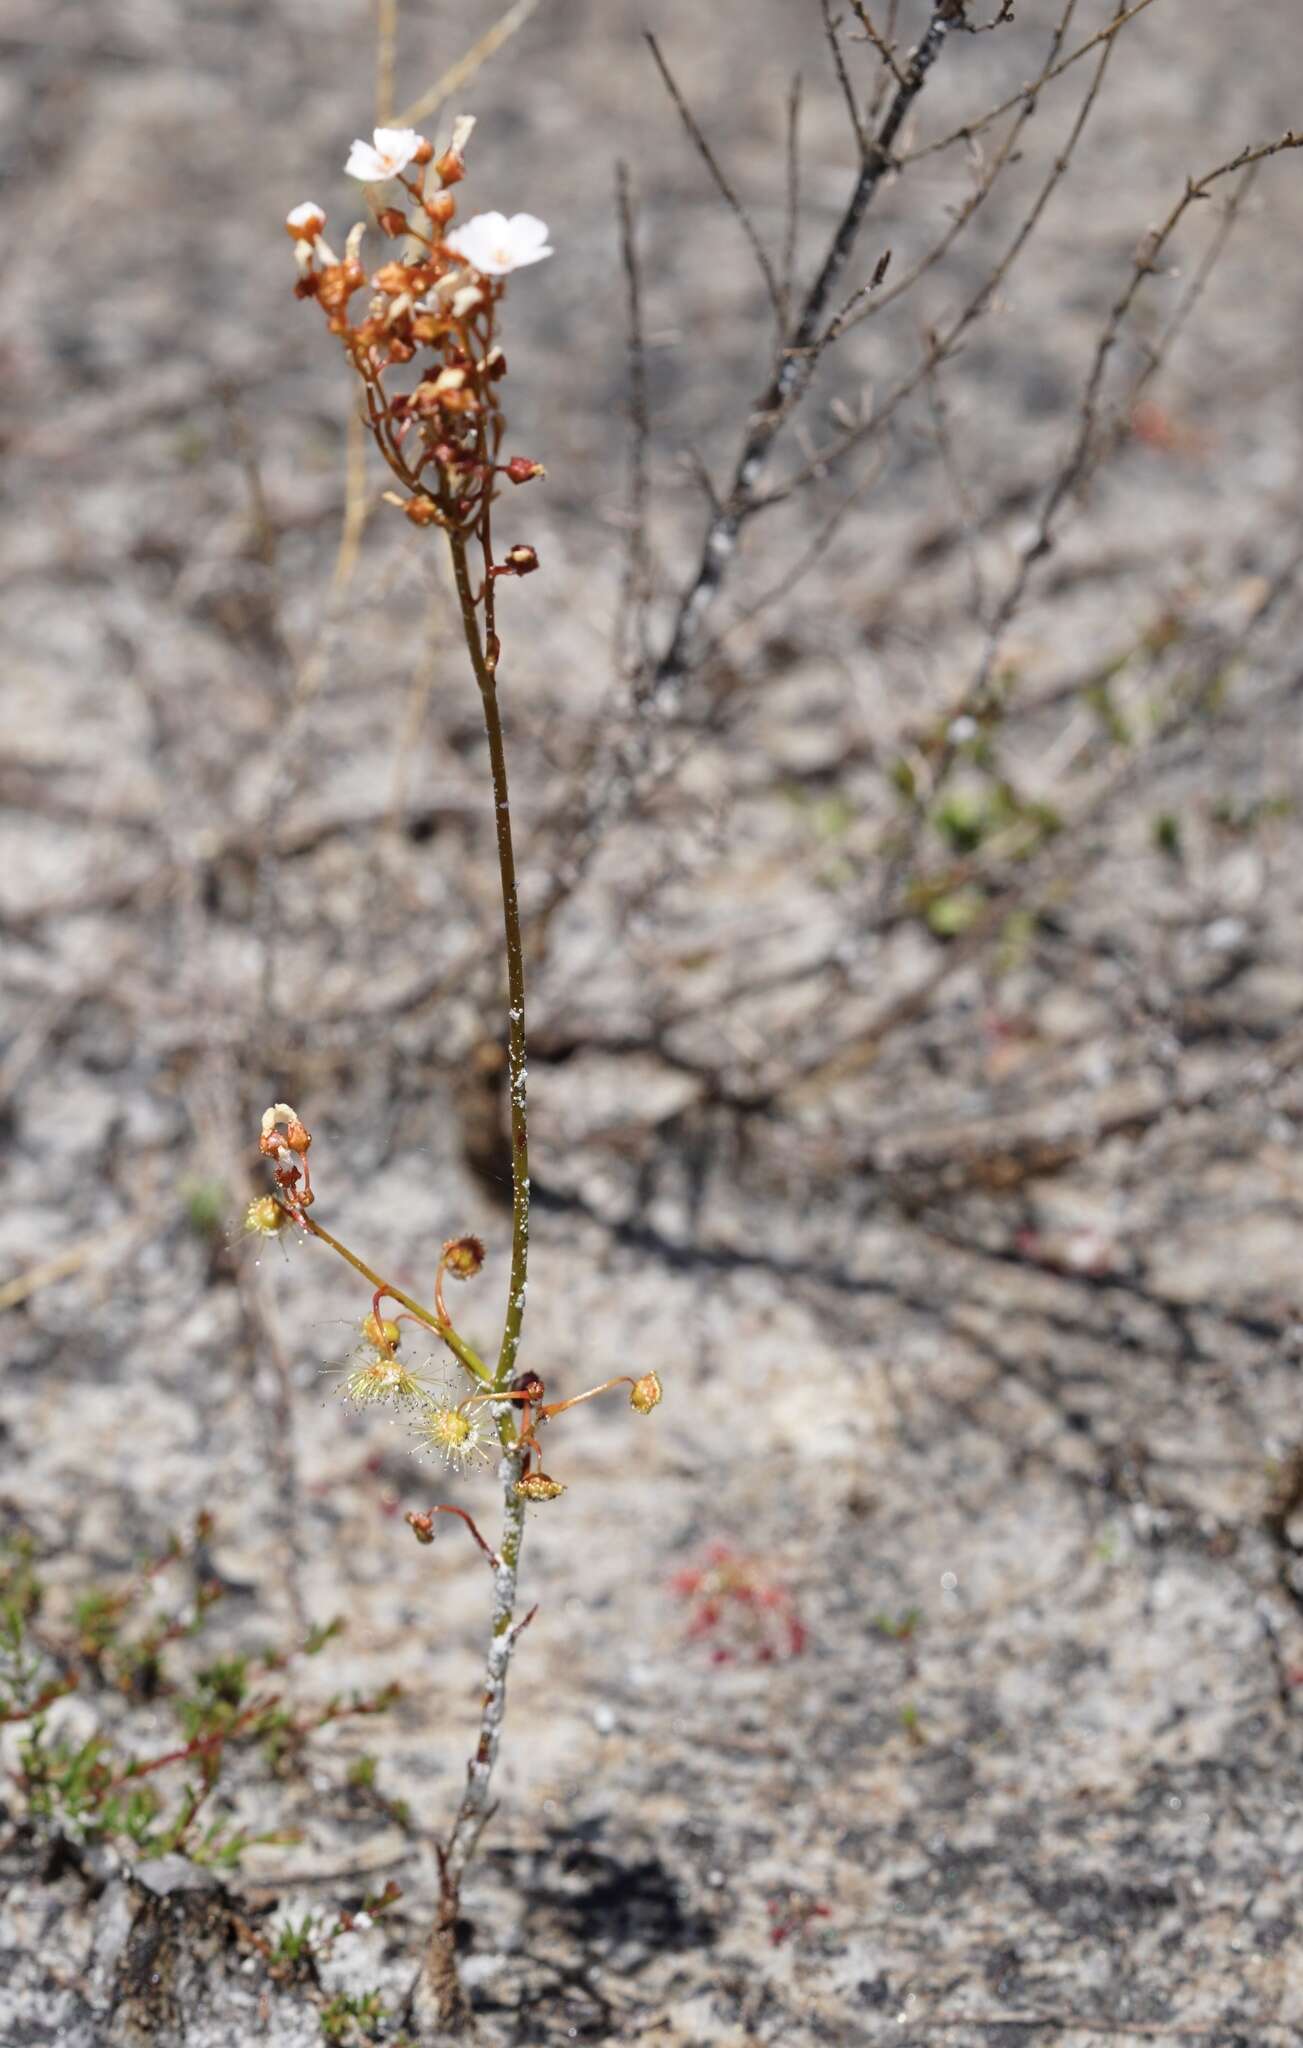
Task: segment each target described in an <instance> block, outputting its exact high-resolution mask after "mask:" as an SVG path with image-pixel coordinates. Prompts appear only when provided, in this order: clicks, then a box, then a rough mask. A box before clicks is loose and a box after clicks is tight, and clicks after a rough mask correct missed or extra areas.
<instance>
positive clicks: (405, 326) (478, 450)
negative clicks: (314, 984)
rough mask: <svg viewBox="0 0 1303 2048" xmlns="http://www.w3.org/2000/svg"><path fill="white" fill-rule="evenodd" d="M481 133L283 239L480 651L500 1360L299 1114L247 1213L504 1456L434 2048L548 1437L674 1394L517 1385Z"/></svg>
mask: <svg viewBox="0 0 1303 2048" xmlns="http://www.w3.org/2000/svg"><path fill="white" fill-rule="evenodd" d="M474 125H475V124H474V121H473V119H472V118H471V117H470V116H462V117H461V118H459V119H458V120H457V121H456V122H454V124H453V129H452V135H451V139H450V141H449V142H448V145H447V147H446V148H445V149H444V150H443V151H442V152H441V153H436V151H435V148H434V146H433V144H432V143H430V142H429V141H428V140H427V139H426V138H425V137H424V136H422V135H420V134H418V133H417V132H416V131H415V130H414V129H408V128H378V129H376V131H375V133H374V136H373V138H372V140H371V141H370V142H364V141H358V142H355V143H354V145H353V148H352V151H351V153H350V155H349V158H348V162H347V165H346V167H345V168H346V169H347V171H348V173H349V174H350V175H351V176H352V177H354V178H356V179H358V180H359V181H360V183H361V184H362V185H363V187H364V188H365V190H366V194H367V198H368V201H369V203H370V211H371V222H370V223H368V222H365V221H364V222H359V223H358V224H357V225H356V226H354V227H353V228H351V229H350V231H349V233H348V236H347V239H346V240H345V243H344V247H343V253H342V255H337V254H336V253H335V251H334V249H333V248H332V247H331V245H330V244H329V243H328V242H327V241H326V239H325V230H326V217H325V214H324V212H323V210H322V208H321V207H319V206H317V205H315V204H313V203H312V202H311V201H307V202H304V203H303V204H301V205H298V206H296V207H294V209H293V210H292V212H291V213H290V214H289V217H288V219H287V221H286V227H287V228H288V231H289V234H290V237H291V239H292V241H293V245H294V258H295V263H296V266H297V270H298V280H297V283H296V285H295V290H296V292H297V294H298V296H299V297H300V298H302V299H305V300H310V301H313V302H315V304H316V305H317V306H318V307H319V308H320V310H321V313H322V314H323V316H324V318H325V322H326V327H327V330H328V332H329V333H330V334H331V335H332V336H334V337H335V339H336V340H337V341H338V342H339V344H340V346H341V347H342V349H343V351H344V356H345V359H346V361H347V363H348V366H349V368H350V369H351V371H352V372H353V374H354V376H355V377H356V378H357V380H358V383H359V385H360V387H361V392H360V396H361V402H362V405H363V407H364V417H365V421H366V425H367V427H368V428H369V430H370V433H371V436H372V439H373V440H374V442H375V444H376V447H377V448H378V449H379V451H380V453H381V455H382V456H383V457H384V460H385V462H386V464H387V465H388V467H389V469H390V471H391V472H392V474H393V476H394V478H395V480H396V482H397V484H398V487H399V488H398V489H397V491H391V492H387V493H386V497H387V499H388V501H389V502H390V503H391V504H393V505H395V506H396V507H397V508H398V509H399V510H401V512H402V513H403V514H404V516H405V517H406V518H407V519H408V520H410V521H411V523H412V524H413V525H414V526H417V527H420V528H422V529H429V530H430V532H431V535H432V536H442V538H443V540H444V542H445V543H446V545H447V547H448V550H449V554H450V556H451V561H452V572H453V581H454V584H455V587H456V592H457V600H458V607H459V610H460V615H461V624H462V631H463V634H464V637H465V644H466V654H467V658H468V661H469V664H470V670H471V675H472V677H473V679H474V683H475V686H476V688H477V689H478V691H479V695H480V702H481V705H482V707H483V713H484V729H485V734H486V737H487V740H488V755H489V771H490V778H491V782H492V798H493V809H494V819H495V825H496V834H497V851H498V868H499V875H500V880H501V891H502V931H503V951H504V964H505V977H504V978H505V982H506V990H507V1015H506V1034H505V1035H506V1041H507V1057H508V1079H509V1087H510V1116H511V1177H512V1233H511V1261H510V1271H509V1275H508V1280H507V1299H506V1307H505V1311H504V1315H503V1324H502V1336H501V1341H500V1343H499V1346H498V1351H497V1356H496V1358H493V1359H485V1358H483V1357H481V1356H480V1354H479V1353H478V1352H477V1351H476V1350H475V1349H474V1348H473V1346H472V1345H470V1344H469V1343H467V1341H466V1339H465V1338H464V1337H463V1336H462V1335H461V1333H460V1331H459V1330H458V1329H457V1327H456V1325H455V1323H454V1321H453V1317H452V1315H451V1313H450V1310H449V1307H448V1300H447V1291H446V1290H447V1287H448V1284H449V1283H451V1282H454V1281H467V1280H470V1279H472V1278H473V1277H474V1276H475V1275H476V1274H477V1273H478V1272H479V1271H480V1269H481V1267H482V1266H483V1264H484V1257H485V1253H484V1246H483V1245H482V1244H481V1242H480V1240H479V1239H478V1238H476V1237H472V1236H462V1237H457V1238H452V1239H450V1240H449V1241H448V1242H447V1243H446V1244H445V1245H444V1246H443V1248H442V1252H441V1254H440V1256H439V1259H438V1262H437V1270H436V1273H435V1279H434V1287H433V1296H432V1300H431V1301H430V1302H429V1303H426V1302H421V1301H418V1300H416V1299H415V1298H414V1297H413V1296H412V1295H410V1294H408V1293H405V1292H404V1290H403V1289H402V1288H400V1287H396V1286H395V1285H394V1284H393V1283H392V1282H391V1281H389V1280H387V1279H386V1278H385V1276H384V1274H383V1272H382V1271H381V1270H379V1269H378V1268H376V1267H374V1266H372V1265H371V1264H370V1263H369V1262H368V1261H367V1260H366V1259H364V1258H362V1257H360V1256H359V1255H358V1253H357V1252H355V1251H353V1250H352V1249H350V1247H349V1246H347V1245H345V1244H343V1243H341V1242H340V1240H339V1239H338V1238H337V1237H335V1236H333V1235H332V1233H331V1232H330V1231H329V1230H327V1229H326V1228H325V1227H324V1226H323V1225H322V1224H321V1223H320V1222H318V1220H317V1217H316V1214H315V1201H316V1190H315V1188H314V1187H313V1184H312V1175H311V1171H310V1169H309V1164H308V1154H309V1148H310V1146H311V1143H312V1139H311V1135H310V1133H309V1131H308V1129H307V1126H306V1125H305V1123H304V1121H303V1119H302V1117H301V1116H300V1115H299V1113H298V1111H297V1110H296V1109H295V1108H294V1107H293V1106H292V1105H291V1104H289V1103H284V1102H278V1103H273V1104H272V1106H271V1107H270V1108H269V1109H268V1110H267V1112H266V1114H265V1115H264V1117H263V1120H262V1130H261V1134H260V1148H261V1152H262V1154H263V1156H264V1158H265V1159H266V1160H267V1161H268V1162H269V1164H270V1167H271V1170H272V1174H273V1178H274V1183H275V1191H274V1193H268V1194H264V1195H262V1196H260V1197H259V1198H258V1199H257V1200H255V1201H254V1202H252V1203H251V1204H250V1206H249V1210H248V1214H247V1218H246V1222H247V1226H248V1228H249V1229H250V1230H251V1231H252V1232H255V1233H261V1234H265V1235H269V1236H275V1235H277V1234H279V1233H280V1232H282V1231H286V1230H297V1231H299V1232H301V1233H303V1234H305V1235H306V1236H309V1237H312V1238H315V1239H316V1240H317V1241H318V1242H319V1243H320V1244H322V1245H325V1246H327V1247H328V1248H329V1249H330V1250H331V1251H333V1252H335V1253H336V1254H337V1255H338V1256H339V1257H340V1258H341V1259H343V1260H344V1261H345V1262H346V1264H348V1265H349V1266H351V1267H352V1268H353V1270H354V1271H355V1272H356V1273H357V1274H358V1275H359V1276H360V1278H361V1279H362V1280H363V1281H364V1282H365V1283H366V1286H367V1288H368V1290H369V1292H370V1296H371V1300H370V1306H369V1309H368V1311H367V1313H366V1315H365V1317H364V1318H363V1320H362V1328H361V1339H362V1342H361V1350H360V1353H359V1355H358V1357H357V1358H356V1360H355V1361H352V1362H350V1365H349V1367H348V1368H346V1371H345V1376H344V1379H343V1383H342V1391H343V1392H344V1393H345V1394H346V1395H347V1396H348V1397H350V1398H351V1399H352V1400H353V1401H354V1403H356V1404H357V1405H358V1406H368V1405H371V1404H375V1403H382V1404H386V1405H392V1406H394V1407H397V1408H399V1409H401V1410H403V1411H404V1412H405V1413H406V1415H407V1416H408V1418H409V1420H410V1423H411V1429H412V1434H413V1438H414V1440H415V1442H416V1444H417V1445H419V1446H423V1447H424V1448H425V1449H426V1450H428V1451H430V1452H432V1453H433V1454H435V1455H436V1456H437V1457H439V1458H442V1459H443V1460H444V1462H445V1463H447V1464H451V1465H455V1466H457V1467H459V1468H461V1469H463V1470H465V1469H473V1468H474V1467H476V1466H477V1465H478V1466H480V1467H484V1466H486V1465H487V1464H489V1463H490V1462H491V1461H492V1459H493V1458H495V1457H496V1461H497V1467H498V1473H499V1479H500V1484H501V1490H502V1526H501V1532H500V1534H499V1536H498V1538H497V1543H496V1547H495V1546H494V1545H493V1544H491V1543H490V1542H489V1541H488V1540H487V1539H486V1538H485V1537H484V1536H483V1535H482V1534H481V1532H480V1530H479V1528H478V1527H477V1526H476V1523H475V1521H474V1520H473V1518H472V1517H471V1516H470V1515H469V1514H468V1513H466V1511H465V1510H464V1509H461V1508H455V1507H450V1506H446V1505H439V1506H436V1507H434V1508H432V1509H430V1510H429V1511H428V1512H423V1513H413V1514H410V1515H409V1516H408V1521H409V1524H410V1526H411V1528H412V1530H413V1533H414V1534H415V1536H416V1538H417V1540H418V1541H419V1542H422V1543H429V1542H431V1541H432V1540H433V1536H434V1530H435V1520H434V1518H435V1516H436V1515H438V1514H447V1515H454V1516H457V1517H459V1518H460V1520H461V1521H462V1522H464V1523H465V1525H466V1527H467V1529H468V1530H469V1532H470V1534H471V1535H472V1537H473V1538H474V1540H475V1542H476V1543H477V1544H478V1545H479V1548H480V1550H481V1551H482V1553H483V1555H484V1557H485V1558H486V1560H487V1562H488V1565H489V1568H490V1571H491V1574H492V1587H493V1592H492V1618H491V1623H490V1630H489V1644H488V1653H487V1658H486V1663H485V1671H484V1688H483V1699H482V1707H481V1714H480V1725H479V1733H478V1739H477V1741H476V1744H475V1748H474V1752H473V1754H472V1756H471V1758H470V1761H469V1764H468V1767H467V1777H466V1787H465V1791H464V1793H463V1795H462V1799H461V1804H460V1806H459V1807H458V1810H457V1813H456V1815H455V1816H454V1818H453V1820H452V1823H451V1826H450V1828H449V1829H448V1831H447V1832H446V1834H445V1835H444V1836H443V1838H442V1839H441V1840H440V1841H439V1843H438V1845H437V1855H438V1864H439V1877H440V1885H439V1904H438V1910H437V1914H436V1918H435V1923H434V1926H433V1928H432V1930H431V1933H430V1938H429V1941H428V1943H427V1945H426V1949H425V1953H424V1956H423V1958H422V1962H421V1967H420V1970H419V1973H418V1975H417V1978H416V1982H415V1984H414V1986H413V1990H412V1994H411V2000H410V2012H409V2014H408V2018H409V2021H410V2023H411V2024H412V2025H413V2026H414V2027H416V2028H417V2029H418V2030H419V2031H420V2032H422V2033H424V2034H426V2035H427V2036H428V2035H429V2034H431V2033H433V2032H437V2031H439V2030H442V2031H443V2032H444V2033H445V2034H446V2033H448V2032H449V2031H453V2032H456V2031H460V2030H462V2029H464V2028H465V2027H467V2026H468V2025H469V2024H470V2009H469V2004H468V2001H467V1998H466V1995H465V1992H464V1989H463V1987H462V1984H461V1982H460V1980H459V1977H458V1972H457V1961H456V1952H455V1930H456V1923H457V1919H458V1914H459V1911H460V1901H461V1890H462V1882H463V1879H464V1876H465V1872H466V1868H467V1865H468V1864H469V1862H470V1860H471V1858H472V1856H473V1855H474V1853H475V1848H476V1844H477V1842H478V1841H479V1837H480V1834H481V1832H482V1830H483V1828H484V1825H485V1823H486V1821H487V1820H488V1818H489V1815H490V1812H491V1805H490V1788H491V1783H492V1778H493V1769H494V1763H495V1761H496V1758H497V1753H498V1745H499V1742H500V1739H501V1734H502V1723H503V1713H504V1709H505V1705H506V1686H507V1672H508V1667H509V1665H510V1662H511V1656H512V1651H513V1649H514V1647H515V1644H516V1640H517V1638H518V1636H519V1634H520V1631H521V1630H522V1629H523V1628H524V1627H525V1626H526V1624H527V1623H528V1622H529V1620H530V1619H531V1614H532V1610H531V1611H530V1613H526V1614H525V1615H524V1616H523V1617H518V1615H517V1611H516V1609H517V1576H518V1572H519V1569H520V1553H521V1543H522V1538H523V1534H524V1524H525V1511H526V1508H527V1507H528V1506H529V1504H530V1503H531V1502H536V1503H544V1502H551V1501H555V1500H556V1499H557V1498H558V1497H559V1496H560V1495H561V1494H563V1493H564V1492H565V1486H564V1483H563V1482H562V1481H561V1480H560V1479H557V1478H554V1477H553V1476H552V1474H551V1473H550V1472H548V1471H546V1470H545V1469H544V1467H543V1459H542V1449H541V1443H540V1434H539V1433H540V1431H541V1429H542V1428H543V1426H544V1425H545V1424H546V1423H549V1422H552V1421H553V1420H555V1419H556V1417H558V1416H560V1415H562V1414H564V1413H565V1412H566V1411H568V1410H569V1409H571V1408H574V1407H576V1406H577V1405H578V1404H579V1403H580V1402H583V1401H587V1400H590V1399H592V1398H593V1397H594V1396H595V1395H597V1394H601V1393H606V1392H608V1391H610V1390H612V1389H615V1388H618V1387H625V1388H627V1389H628V1390H629V1400H630V1403H631V1405H632V1406H633V1408H634V1409H635V1410H636V1411H637V1412H638V1413H639V1414H642V1415H645V1414H648V1413H650V1411H651V1410H652V1409H653V1408H654V1407H655V1406H656V1405H657V1403H658V1402H659V1401H660V1398H661V1388H660V1383H659V1381H658V1379H657V1377H656V1375H655V1373H652V1372H647V1373H644V1374H643V1375H642V1376H641V1377H637V1378H635V1377H632V1376H626V1375H622V1376H620V1377H619V1378H617V1379H612V1380H609V1381H606V1382H605V1383H604V1384H603V1385H601V1386H597V1387H590V1388H588V1389H587V1390H586V1391H584V1392H582V1393H578V1394H574V1395H571V1396H570V1397H569V1398H568V1399H564V1400H549V1398H548V1390H547V1387H546V1386H545V1384H544V1382H543V1380H542V1379H541V1378H540V1376H539V1374H538V1373H537V1372H533V1371H529V1370H521V1369H520V1368H519V1362H518V1361H519V1351H520V1343H521V1332H522V1326H523V1322H524V1314H525V1295H526V1288H527V1279H528V1276H527V1267H528V1254H529V1135H528V1121H527V1111H526V1041H525V969H524V957H523V952H522V946H521V932H520V914H519V907H518V903H517V891H516V868H515V857H514V853H513V850H512V836H511V808H510V798H509V793H508V787H507V761H506V751H505V746H504V740H503V728H502V719H501V714H500V710H499V701H498V683H499V667H500V662H501V656H502V648H501V640H500V638H499V628H498V609H497V598H498V586H499V584H500V582H501V581H502V580H503V579H504V578H511V577H516V576H525V575H528V574H530V573H531V572H532V571H533V570H535V569H537V567H538V557H537V554H536V553H535V550H534V549H533V547H531V546H530V545H529V544H528V543H527V542H516V543H514V544H512V545H510V546H508V547H507V548H506V549H505V551H503V552H499V550H498V545H497V543H496V540H495V536H494V531H493V512H494V506H495V503H496V501H497V499H498V497H499V496H500V495H501V493H502V492H503V490H504V487H505V488H506V489H509V490H513V489H515V488H516V487H518V486H522V485H525V484H528V483H531V482H533V481H535V480H536V479H538V478H540V477H541V476H542V475H543V471H542V468H541V466H540V465H539V464H538V463H537V462H535V461H533V460H532V459H531V458H530V457H528V456H525V455H506V456H505V457H504V453H503V449H504V441H505V434H506V420H505V416H504V412H503V404H502V391H503V383H504V379H505V375H506V367H507V366H506V358H505V356H504V353H503V349H502V346H501V343H500V341H499V338H498V332H499V323H500V318H501V313H502V308H503V302H504V298H505V295H506V291H507V283H508V279H509V278H510V277H511V275H512V274H513V273H514V272H515V271H517V270H522V269H525V268H526V267H528V266H529V265H531V264H534V263H538V262H540V261H542V259H543V258H544V257H547V256H549V255H551V253H552V251H551V248H550V246H549V244H548V239H547V228H546V226H545V225H544V223H543V222H542V221H541V220H537V219H535V217H534V216H533V215H532V214H528V213H517V214H515V215H513V216H512V217H510V218H506V217H504V216H503V215H502V214H500V213H482V214H477V215H475V216H474V217H472V218H471V219H469V220H467V221H465V222H464V223H462V224H461V225H459V226H454V225H453V222H454V218H455V215H456V211H457V206H456V201H455V199H454V196H453V192H454V187H455V186H457V185H458V184H459V183H460V182H461V180H462V179H463V177H464V176H465V150H466V146H467V143H468V141H469V139H470V135H471V131H472V129H473V127H474ZM369 225H370V226H372V227H374V229H376V230H378V232H379V234H380V235H381V236H382V237H383V238H384V240H385V241H386V242H387V243H388V245H389V251H388V254H387V256H386V258H385V260H384V261H383V262H381V263H380V264H379V266H378V267H376V268H369V267H368V265H367V264H365V263H364V261H363V248H364V244H365V242H366V238H367V232H368V226H369ZM429 1339H433V1340H434V1341H435V1344H436V1345H437V1346H438V1349H437V1351H436V1352H435V1353H434V1355H433V1356H432V1357H431V1356H429V1355H428V1353H426V1354H423V1356H422V1357H420V1358H417V1359H415V1362H413V1359H412V1357H411V1356H410V1354H412V1353H413V1352H414V1350H415V1349H416V1348H417V1347H418V1346H419V1344H421V1343H428V1340H429ZM414 1340H415V1342H414Z"/></svg>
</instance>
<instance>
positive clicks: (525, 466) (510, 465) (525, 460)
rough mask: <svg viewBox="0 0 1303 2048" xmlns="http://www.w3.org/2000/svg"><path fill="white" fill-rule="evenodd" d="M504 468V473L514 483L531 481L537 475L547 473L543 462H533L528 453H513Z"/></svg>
mask: <svg viewBox="0 0 1303 2048" xmlns="http://www.w3.org/2000/svg"><path fill="white" fill-rule="evenodd" d="M502 468H503V475H504V476H509V477H510V478H511V481H512V483H513V484H527V483H531V482H532V481H533V479H534V478H535V477H536V476H546V475H547V471H546V470H545V469H544V467H543V465H542V463H541V462H532V461H531V460H530V458H529V456H528V455H513V456H512V458H511V460H510V462H505V463H504V464H503V466H502Z"/></svg>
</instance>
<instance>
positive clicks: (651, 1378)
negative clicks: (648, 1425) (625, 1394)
mask: <svg viewBox="0 0 1303 2048" xmlns="http://www.w3.org/2000/svg"><path fill="white" fill-rule="evenodd" d="M661 1399H662V1395H661V1383H660V1381H659V1379H658V1378H657V1377H656V1374H655V1373H654V1372H645V1373H644V1374H643V1376H642V1378H641V1379H640V1380H635V1382H634V1386H633V1391H632V1393H631V1394H630V1395H629V1406H630V1407H631V1408H636V1409H637V1411H638V1413H639V1414H640V1415H650V1414H651V1412H652V1409H653V1408H657V1407H659V1406H660V1403H661Z"/></svg>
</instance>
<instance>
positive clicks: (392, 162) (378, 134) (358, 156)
mask: <svg viewBox="0 0 1303 2048" xmlns="http://www.w3.org/2000/svg"><path fill="white" fill-rule="evenodd" d="M373 145H374V146H373ZM420 147H421V137H420V136H419V135H418V134H417V132H416V130H415V128H377V129H376V131H375V135H374V137H373V139H372V142H362V141H361V140H359V141H357V142H355V143H354V144H353V147H352V148H351V149H350V151H349V153H348V162H347V163H346V164H345V166H344V169H345V171H346V172H347V173H348V175H349V177H350V178H360V179H361V180H362V183H363V184H364V185H383V184H384V182H385V180H386V179H387V178H396V177H397V176H398V173H399V172H400V171H405V170H406V169H407V166H408V164H410V162H411V161H412V158H413V157H414V156H415V155H416V152H417V150H418V149H419V148H420Z"/></svg>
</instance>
